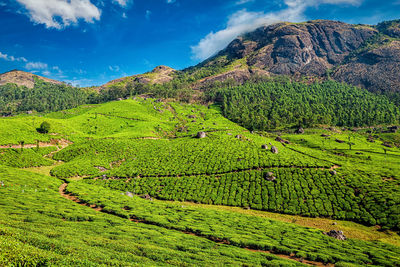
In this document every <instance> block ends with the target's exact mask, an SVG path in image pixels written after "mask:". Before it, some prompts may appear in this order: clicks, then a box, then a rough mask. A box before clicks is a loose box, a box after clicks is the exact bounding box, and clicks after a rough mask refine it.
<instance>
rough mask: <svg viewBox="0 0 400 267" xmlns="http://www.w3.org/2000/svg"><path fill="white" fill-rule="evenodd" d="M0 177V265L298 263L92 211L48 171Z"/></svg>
mask: <svg viewBox="0 0 400 267" xmlns="http://www.w3.org/2000/svg"><path fill="white" fill-rule="evenodd" d="M0 177H1V181H2V182H3V183H4V186H1V187H0V194H1V198H0V265H1V266H48V265H51V266H54V265H55V266H97V265H115V266H137V265H142V266H143V265H146V266H149V265H151V266H156V265H157V266H160V265H162V266H166V265H193V266H194V265H205V266H210V265H215V264H216V263H218V264H221V265H237V266H239V265H243V264H247V265H267V266H282V265H284V266H286V265H288V266H290V265H292V266H295V265H299V266H300V265H301V264H300V263H296V262H295V261H292V260H286V259H281V258H279V257H277V256H274V255H272V254H267V253H261V252H252V251H248V250H244V249H242V248H238V247H235V246H229V245H224V244H218V243H215V242H213V241H210V240H207V239H206V238H202V237H197V236H193V235H188V234H185V233H182V232H180V231H173V230H169V229H166V228H164V227H160V226H153V225H148V224H136V223H133V222H130V221H128V220H126V219H122V218H120V217H116V216H113V215H107V214H104V213H99V212H96V211H94V210H92V209H90V208H88V207H83V206H80V205H78V204H75V203H73V202H72V201H70V200H67V199H64V198H62V197H61V196H60V195H59V193H58V187H59V186H60V185H61V183H62V182H61V181H60V180H57V179H54V178H51V177H48V176H42V175H39V174H33V173H29V172H26V171H20V170H16V169H12V168H9V167H7V168H6V167H1V166H0ZM389 251H390V250H389Z"/></svg>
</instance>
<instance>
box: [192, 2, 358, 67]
mask: <svg viewBox="0 0 400 267" xmlns="http://www.w3.org/2000/svg"><path fill="white" fill-rule="evenodd" d="M243 1H246V0H241V1H239V2H243ZM361 2H362V0H284V3H285V5H286V8H285V9H282V10H279V11H275V12H269V13H265V12H249V11H247V10H246V9H243V10H240V11H238V12H236V13H234V14H232V15H231V16H230V17H229V18H228V22H227V26H226V28H225V29H222V30H220V31H217V32H210V33H209V34H208V35H206V36H205V37H204V38H203V39H201V40H200V42H199V43H198V44H197V45H195V46H192V47H191V49H192V54H193V58H194V59H199V60H204V59H207V58H209V57H210V56H213V55H214V54H215V53H217V52H218V51H220V50H222V49H224V48H225V47H226V46H227V45H228V44H229V43H230V42H231V41H232V40H233V39H234V38H236V37H237V36H239V35H242V34H244V33H246V32H250V31H253V30H255V29H257V28H258V27H261V26H263V25H270V24H273V23H277V22H281V21H292V22H298V21H302V20H305V19H306V18H305V16H304V11H305V10H306V9H307V7H310V6H318V5H321V4H350V5H359V4H361Z"/></svg>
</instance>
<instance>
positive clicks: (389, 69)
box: [332, 40, 400, 91]
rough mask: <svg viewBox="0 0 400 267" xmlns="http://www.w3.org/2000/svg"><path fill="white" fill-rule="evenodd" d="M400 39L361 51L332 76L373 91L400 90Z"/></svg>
mask: <svg viewBox="0 0 400 267" xmlns="http://www.w3.org/2000/svg"><path fill="white" fill-rule="evenodd" d="M399 73H400V40H399V41H392V42H390V43H388V44H387V45H384V46H381V47H378V48H376V49H372V50H369V51H366V52H364V53H361V54H360V55H359V56H358V57H356V58H354V59H352V60H351V61H350V62H349V63H347V64H344V65H342V66H340V67H339V68H338V69H337V71H336V72H334V73H333V75H332V77H333V78H334V79H335V80H337V81H340V82H346V83H349V84H353V85H356V86H360V87H363V88H366V89H369V90H371V91H394V90H397V91H400V89H399V88H400V87H399V85H400V75H399Z"/></svg>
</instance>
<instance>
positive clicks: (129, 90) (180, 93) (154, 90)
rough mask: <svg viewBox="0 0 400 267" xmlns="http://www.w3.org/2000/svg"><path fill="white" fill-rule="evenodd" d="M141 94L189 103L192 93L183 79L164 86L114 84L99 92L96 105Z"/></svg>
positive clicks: (137, 83)
mask: <svg viewBox="0 0 400 267" xmlns="http://www.w3.org/2000/svg"><path fill="white" fill-rule="evenodd" d="M141 94H148V95H150V96H152V97H155V98H163V99H176V100H178V101H181V102H190V101H191V100H192V98H193V95H194V91H193V89H191V85H190V83H189V82H188V81H185V80H183V79H174V80H172V81H170V82H166V83H164V84H150V83H149V84H145V83H140V82H126V83H119V84H114V85H111V86H110V87H108V88H107V89H103V90H101V91H100V93H99V95H98V97H97V103H102V102H107V101H113V100H116V99H119V98H128V97H133V96H136V95H141Z"/></svg>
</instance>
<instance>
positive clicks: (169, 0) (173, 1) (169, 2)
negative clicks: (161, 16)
mask: <svg viewBox="0 0 400 267" xmlns="http://www.w3.org/2000/svg"><path fill="white" fill-rule="evenodd" d="M175 2H176V0H167V4H173V3H175Z"/></svg>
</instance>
